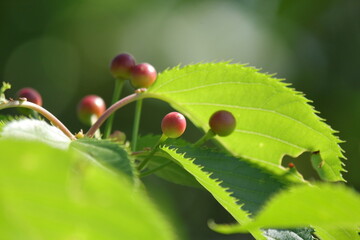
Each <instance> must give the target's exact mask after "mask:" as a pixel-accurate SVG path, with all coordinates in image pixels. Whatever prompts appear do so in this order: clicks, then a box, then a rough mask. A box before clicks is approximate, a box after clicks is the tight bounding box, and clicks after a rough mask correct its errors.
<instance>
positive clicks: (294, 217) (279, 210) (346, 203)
mask: <svg viewBox="0 0 360 240" xmlns="http://www.w3.org/2000/svg"><path fill="white" fill-rule="evenodd" d="M359 225H360V195H359V194H358V193H356V192H355V191H354V190H352V189H350V188H347V187H345V186H343V185H332V184H318V185H315V186H310V185H301V186H295V187H292V188H291V189H289V190H285V191H283V192H281V193H279V194H277V195H276V196H275V197H274V198H272V199H271V200H270V201H269V202H268V203H267V204H266V205H265V207H264V208H263V210H262V211H261V212H259V214H258V215H257V216H256V217H255V219H254V221H253V222H251V223H248V224H244V225H241V226H240V225H237V226H236V225H235V226H229V227H228V228H227V229H226V227H224V226H219V229H220V230H222V231H226V232H227V233H237V232H246V231H247V230H249V229H252V228H254V229H258V228H294V227H309V226H311V227H314V228H315V231H316V232H319V235H321V236H325V235H326V234H328V235H329V236H331V234H336V235H334V236H332V237H333V239H343V238H337V237H336V236H344V235H346V234H349V233H351V232H352V234H353V236H354V235H355V234H354V233H355V232H357V231H358V226H359ZM215 229H216V227H215ZM344 229H345V230H346V231H343V230H344ZM325 239H331V238H325Z"/></svg>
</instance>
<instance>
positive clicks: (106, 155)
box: [70, 138, 136, 180]
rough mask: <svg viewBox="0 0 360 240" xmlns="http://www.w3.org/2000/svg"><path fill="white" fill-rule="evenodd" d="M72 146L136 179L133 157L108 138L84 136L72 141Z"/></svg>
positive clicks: (98, 161) (92, 158)
mask: <svg viewBox="0 0 360 240" xmlns="http://www.w3.org/2000/svg"><path fill="white" fill-rule="evenodd" d="M70 146H71V147H72V148H74V149H76V150H79V151H80V152H82V153H83V154H84V155H85V156H86V157H87V158H89V159H90V160H93V161H96V162H97V163H100V164H104V165H107V166H111V167H112V168H113V169H116V170H118V171H120V172H122V173H123V174H125V175H127V176H129V177H130V179H133V180H135V175H136V171H135V167H134V164H133V159H132V157H131V156H130V155H129V154H128V152H127V151H126V149H124V148H123V147H121V146H120V145H119V144H117V143H115V142H110V141H107V140H98V139H89V138H83V139H78V140H76V141H72V142H71V145H70Z"/></svg>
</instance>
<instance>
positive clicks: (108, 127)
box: [104, 79, 124, 139]
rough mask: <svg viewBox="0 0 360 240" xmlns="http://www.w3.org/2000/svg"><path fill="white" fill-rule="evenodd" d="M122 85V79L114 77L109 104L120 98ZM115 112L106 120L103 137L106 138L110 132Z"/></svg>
mask: <svg viewBox="0 0 360 240" xmlns="http://www.w3.org/2000/svg"><path fill="white" fill-rule="evenodd" d="M123 86H124V81H123V80H121V79H116V81H115V89H114V93H113V97H112V101H111V104H114V103H115V102H116V101H118V100H119V99H120V94H121V91H122V89H123ZM114 116H115V114H112V115H111V116H110V117H109V119H108V120H107V121H106V125H105V130H104V138H105V139H106V138H108V137H109V136H110V133H111V129H112V125H113V122H114Z"/></svg>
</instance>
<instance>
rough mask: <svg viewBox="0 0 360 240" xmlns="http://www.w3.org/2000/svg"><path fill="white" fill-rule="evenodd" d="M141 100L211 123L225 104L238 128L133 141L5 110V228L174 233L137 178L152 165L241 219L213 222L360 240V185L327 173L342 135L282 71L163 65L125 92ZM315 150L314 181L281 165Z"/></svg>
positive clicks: (48, 235) (50, 234)
mask: <svg viewBox="0 0 360 240" xmlns="http://www.w3.org/2000/svg"><path fill="white" fill-rule="evenodd" d="M219 88H221V90H219ZM143 98H158V99H161V100H164V101H166V102H168V103H170V104H171V105H172V106H173V107H174V108H175V109H176V110H178V111H179V112H181V113H183V114H184V115H186V117H187V118H188V119H189V120H191V121H192V122H193V123H194V124H195V125H196V126H198V127H199V128H201V129H203V130H204V131H206V132H207V131H208V130H209V126H208V121H209V117H210V116H211V115H212V114H213V113H214V112H216V111H218V110H226V111H229V112H231V113H232V114H233V115H234V116H235V119H236V122H237V125H236V129H235V131H234V133H232V134H231V135H229V136H227V137H218V136H216V137H215V140H216V142H215V146H216V147H211V148H209V147H204V146H199V142H197V143H195V144H194V143H190V142H187V141H185V140H182V139H168V140H166V141H165V142H163V136H160V135H149V136H145V137H141V138H139V141H138V144H137V145H136V146H135V147H136V149H135V150H134V151H130V149H129V146H130V143H129V142H126V143H119V142H116V141H115V140H111V139H101V138H100V136H101V135H100V134H98V136H97V138H87V137H85V138H81V137H80V135H77V137H78V138H79V139H76V140H70V138H69V135H66V134H64V133H63V132H62V131H63V129H61V128H60V129H61V131H60V130H59V128H57V127H55V126H51V125H49V124H48V123H46V122H45V121H43V120H34V119H19V120H9V121H6V120H5V121H4V123H3V124H2V127H1V132H0V134H1V138H0V141H1V142H0V148H1V153H0V154H1V159H2V161H0V165H2V166H0V178H1V189H0V191H1V192H0V203H1V204H2V205H4V207H2V208H0V209H2V210H1V211H0V218H2V222H4V225H3V226H1V227H0V234H1V237H2V238H5V239H9V238H10V239H11V238H23V237H24V236H27V239H28V238H29V239H37V238H44V239H58V238H84V239H100V238H106V239H113V238H114V239H115V238H116V239H119V238H121V239H175V233H174V230H171V228H170V227H169V226H168V223H167V222H166V221H165V220H164V218H163V217H162V216H161V215H160V214H159V213H158V212H157V210H156V207H154V206H153V205H152V203H151V202H150V200H149V199H148V198H147V197H146V193H145V191H144V187H143V185H142V182H141V177H142V176H146V175H148V174H151V173H155V174H156V175H158V176H160V177H162V178H164V179H166V180H169V181H171V182H173V183H176V184H182V185H186V186H190V187H197V188H202V189H204V190H206V191H208V192H209V193H210V194H212V196H213V197H214V198H215V199H216V200H217V201H218V202H219V203H220V204H221V205H222V206H223V207H224V209H226V211H228V212H229V213H230V214H231V215H232V216H233V217H234V220H235V221H236V223H235V224H231V225H227V224H215V223H213V222H210V224H209V226H210V227H211V228H212V229H213V230H215V231H218V232H221V233H224V234H231V233H246V232H249V233H251V234H252V235H253V236H254V237H255V238H256V239H280V240H282V239H306V240H310V239H315V237H317V238H320V239H325V240H326V239H357V238H359V236H358V234H357V233H358V227H359V225H360V218H359V216H360V196H359V194H358V193H356V192H355V191H353V190H351V189H350V188H349V187H346V186H345V185H340V184H335V183H329V182H333V181H343V180H344V179H343V177H342V175H341V172H342V171H344V169H343V167H342V165H343V163H342V162H341V158H343V155H342V150H341V148H340V146H339V145H338V144H339V142H340V140H339V139H338V138H337V137H336V136H335V135H334V130H332V129H331V128H330V127H329V126H328V125H326V124H325V122H324V121H323V120H322V119H321V118H319V117H318V116H317V115H316V113H317V112H316V111H315V110H314V109H313V107H311V106H310V105H309V100H307V99H306V98H304V96H303V95H302V94H300V93H299V92H296V91H295V90H293V89H291V88H289V87H288V85H287V84H285V83H283V82H282V81H281V80H278V79H275V78H273V77H272V76H270V75H267V74H262V73H259V72H258V71H257V70H256V69H254V68H251V67H247V66H244V65H239V64H230V63H226V62H223V63H208V64H195V65H189V66H185V67H182V68H180V67H175V68H173V69H170V70H166V71H165V72H163V73H161V74H160V75H159V77H158V79H157V81H156V82H155V84H154V85H152V86H151V87H150V88H149V89H148V90H147V91H139V92H137V93H135V94H134V95H130V96H128V97H127V98H125V99H126V101H128V102H130V101H132V100H139V99H140V100H142V99H143ZM121 101H123V100H120V101H119V102H121ZM123 103H124V101H123V102H121V104H123ZM10 104H17V102H15V103H14V102H12V101H9V103H3V104H2V105H1V104H0V109H2V108H7V107H9V106H10ZM19 104H21V103H19ZM121 104H118V106H120V105H121ZM11 106H12V105H11ZM113 106H117V105H116V104H114V105H113ZM121 106H122V105H121ZM114 108H115V107H110V108H109V109H110V110H111V109H114ZM110 110H107V111H110ZM106 114H108V112H105V113H104V114H103V115H106ZM106 116H108V115H106ZM100 119H101V117H100ZM50 120H51V116H50ZM94 125H95V126H97V125H96V123H95V124H94ZM94 125H93V126H94ZM70 135H71V134H70ZM205 136H207V135H205ZM74 138H75V137H74ZM19 139H21V141H20V140H19ZM159 139H160V140H159ZM25 140H27V141H25ZM37 142H42V143H37ZM210 146H211V145H210ZM307 151H308V152H312V165H313V167H314V169H315V170H316V171H317V172H318V174H319V176H320V177H321V179H322V180H324V181H327V182H328V183H318V182H308V181H306V180H304V179H303V177H302V175H301V173H299V172H298V171H297V170H296V168H284V167H282V166H281V161H282V158H283V157H284V156H285V155H290V156H292V157H297V156H299V155H300V154H301V153H303V152H307ZM148 161H149V164H147V163H148ZM142 163H143V164H142ZM144 163H146V164H144ZM143 168H144V169H143ZM185 197H186V196H185ZM4 209H6V212H5V210H4ZM189 211H191V209H190V210H189ZM30 219H31V222H30ZM43 228H45V229H46V230H44V231H42V230H41V229H43Z"/></svg>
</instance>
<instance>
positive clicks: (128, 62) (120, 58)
mask: <svg viewBox="0 0 360 240" xmlns="http://www.w3.org/2000/svg"><path fill="white" fill-rule="evenodd" d="M133 66H135V59H134V57H133V56H131V55H130V54H126V53H122V54H119V55H117V56H116V57H115V58H114V59H113V60H112V61H111V64H110V72H111V74H112V75H113V76H114V77H115V78H116V79H124V80H125V79H130V78H131V70H130V69H131V68H132V67H133Z"/></svg>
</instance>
